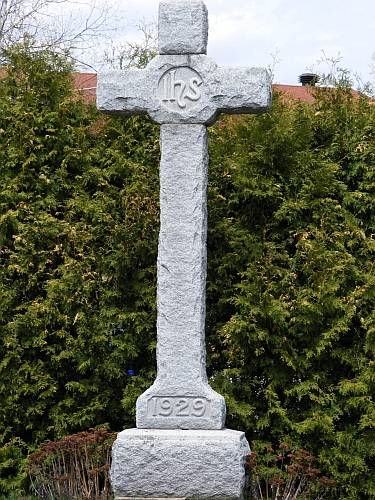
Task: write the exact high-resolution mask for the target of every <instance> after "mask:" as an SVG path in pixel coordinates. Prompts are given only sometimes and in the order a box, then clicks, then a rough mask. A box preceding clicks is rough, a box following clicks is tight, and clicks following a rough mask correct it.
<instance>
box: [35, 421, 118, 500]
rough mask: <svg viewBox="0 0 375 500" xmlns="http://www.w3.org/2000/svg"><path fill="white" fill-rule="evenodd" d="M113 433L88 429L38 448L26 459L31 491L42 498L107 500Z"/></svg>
mask: <svg viewBox="0 0 375 500" xmlns="http://www.w3.org/2000/svg"><path fill="white" fill-rule="evenodd" d="M115 438H116V433H109V432H107V430H106V429H98V430H95V429H90V432H79V433H77V434H74V435H72V436H66V437H64V438H62V439H61V440H60V441H57V442H47V443H42V444H41V445H40V450H39V451H37V452H36V453H33V454H32V455H30V456H29V458H28V465H29V467H28V471H29V476H30V480H31V484H32V489H33V492H34V493H35V494H36V495H37V496H38V497H42V498H49V499H52V498H59V499H62V498H69V499H71V498H80V499H87V500H88V499H99V498H100V499H103V500H104V499H107V498H108V497H109V495H110V494H111V486H110V482H109V469H110V464H111V447H112V444H113V441H114V440H115Z"/></svg>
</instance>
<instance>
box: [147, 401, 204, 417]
mask: <svg viewBox="0 0 375 500" xmlns="http://www.w3.org/2000/svg"><path fill="white" fill-rule="evenodd" d="M207 406H208V401H207V400H206V399H203V398H191V397H190V398H189V397H181V398H180V397H169V398H166V397H153V398H151V399H150V400H149V401H148V408H147V410H148V411H147V413H148V415H149V416H152V417H196V418H200V417H203V416H204V415H205V413H206V410H207Z"/></svg>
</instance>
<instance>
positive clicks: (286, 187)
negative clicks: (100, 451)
mask: <svg viewBox="0 0 375 500" xmlns="http://www.w3.org/2000/svg"><path fill="white" fill-rule="evenodd" d="M6 59H7V61H8V65H7V67H6V68H4V69H5V75H4V76H2V77H1V78H0V165H1V171H0V284H1V285H0V286H1V288H0V360H1V361H0V399H1V402H2V404H1V406H0V436H1V439H0V453H8V451H7V450H11V449H12V450H13V451H11V452H10V453H11V454H14V458H13V460H14V462H13V464H19V466H20V468H19V469H17V470H19V471H21V470H22V467H21V462H22V460H23V457H24V456H25V454H26V453H27V452H28V451H29V450H28V449H27V448H28V447H33V446H35V444H38V443H40V442H42V441H45V440H47V439H50V440H56V439H59V438H61V437H63V436H65V435H67V434H71V433H73V432H78V431H82V430H84V429H88V428H89V427H96V426H104V425H107V426H108V428H110V429H112V430H120V429H121V428H124V427H130V426H132V425H134V416H135V415H134V412H135V401H136V398H137V397H138V395H139V394H140V393H141V392H142V391H143V390H144V389H145V388H147V387H148V386H149V385H150V384H151V382H152V381H153V379H154V376H155V343H156V335H155V334H156V331H155V321H156V307H155V305H156V300H155V299H156V256H157V238H158V223H159V212H158V210H159V209H158V199H159V193H158V191H159V187H158V165H159V147H158V127H157V126H156V125H154V124H153V123H151V121H150V120H148V119H147V118H133V119H127V120H116V119H107V118H105V119H104V118H103V117H100V116H99V115H98V113H97V111H96V110H95V109H94V108H93V107H92V106H88V105H87V104H85V102H84V100H83V99H82V98H81V96H80V95H79V93H77V92H75V91H74V89H73V87H72V81H71V76H70V71H71V68H70V66H69V64H67V63H66V61H65V60H64V59H62V58H60V57H57V56H56V55H54V54H53V53H50V52H48V51H44V52H43V51H40V52H39V53H37V52H36V51H35V50H29V49H28V46H27V44H26V46H21V47H18V48H16V49H15V50H12V51H10V52H8V53H7V54H6ZM311 92H314V96H315V102H314V104H313V105H308V104H307V103H302V102H293V101H291V100H289V99H288V98H287V97H286V96H282V97H281V96H279V95H275V96H274V105H273V108H272V110H271V112H270V113H269V114H266V115H262V116H249V117H241V118H237V119H234V118H228V117H226V118H223V120H222V121H220V123H219V124H218V125H217V126H215V127H213V128H212V129H211V134H210V137H211V139H210V141H211V142H210V155H211V163H210V182H209V189H208V205H209V236H208V252H209V264H208V265H209V269H208V283H207V344H208V372H209V378H210V381H211V383H212V385H213V386H214V387H215V388H216V389H217V390H218V391H219V392H220V393H221V394H223V395H224V396H225V398H226V402H227V406H228V418H227V426H228V427H231V428H238V429H244V430H247V433H248V437H249V438H250V439H254V438H255V439H259V440H261V441H266V442H271V443H273V444H275V443H279V442H282V441H288V442H292V443H293V445H295V446H296V448H306V449H308V450H310V451H311V452H312V453H313V454H314V456H316V457H317V458H318V459H319V464H320V468H321V470H322V473H323V474H325V475H327V476H329V477H331V478H332V479H334V480H336V481H337V482H338V483H339V486H338V488H337V491H336V492H335V493H334V495H335V496H336V498H340V499H342V500H344V499H345V500H367V499H370V498H373V497H374V496H375V474H374V468H375V431H374V426H375V408H374V389H375V385H374V381H375V372H374V366H375V365H374V352H375V327H374V319H375V312H374V303H375V286H374V285H375V282H374V281H375V278H374V269H373V268H374V264H373V263H374V251H375V247H374V237H373V235H374V234H375V217H374V213H375V212H374V192H375V174H374V172H375V169H374V162H375V133H374V130H375V106H374V105H373V102H372V101H369V100H368V99H367V98H365V97H361V98H359V99H357V98H356V96H354V95H353V94H352V93H351V91H350V90H349V89H345V88H343V89H338V90H333V89H324V88H315V89H311ZM130 370H132V371H133V372H134V376H131V374H130V372H129V371H130ZM4 450H5V451H4ZM17 450H18V451H17ZM19 452H20V454H19ZM2 456H4V457H5V455H2ZM12 456H13V455H12ZM17 457H18V458H17ZM2 460H4V462H5V460H6V459H5V458H4V459H2ZM12 467H13V465H12ZM15 467H16V468H17V467H18V465H15ZM3 471H4V472H3ZM2 474H4V477H8V478H9V481H13V480H14V481H15V482H17V481H18V480H20V481H21V482H22V478H21V476H17V474H18V472H17V471H16V472H15V470H13V469H11V467H10V468H8V469H7V471H5V469H3V470H2ZM12 478H13V479H12ZM23 480H24V479H23ZM5 481H6V479H5ZM19 484H21V483H19ZM1 485H2V486H1V487H2V488H3V490H2V491H6V489H4V486H3V485H4V482H2V483H1ZM13 489H14V490H15V491H16V490H17V489H18V486H16V487H14V488H13Z"/></svg>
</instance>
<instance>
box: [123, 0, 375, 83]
mask: <svg viewBox="0 0 375 500" xmlns="http://www.w3.org/2000/svg"><path fill="white" fill-rule="evenodd" d="M120 3H121V7H122V8H123V9H124V10H125V11H126V16H127V18H128V20H129V21H134V22H137V21H138V20H139V19H143V18H144V20H145V21H146V22H152V21H155V22H157V16H158V5H159V1H158V0H136V1H134V0H120ZM205 3H206V5H207V8H208V13H209V26H210V28H209V43H208V52H207V53H208V55H209V56H210V57H212V58H213V59H214V60H215V61H216V63H217V64H218V65H219V66H264V67H268V66H269V65H270V64H272V56H271V54H274V55H275V54H276V51H277V50H278V51H279V52H278V54H277V59H281V61H280V62H279V63H278V64H277V65H276V67H275V78H274V81H275V82H276V83H282V84H289V85H299V83H298V76H299V75H300V74H302V73H304V72H306V70H307V69H310V68H311V67H312V66H314V65H315V68H316V69H317V70H318V71H320V72H327V70H328V67H327V66H326V65H324V64H320V65H319V66H316V61H317V60H318V59H320V58H321V56H322V52H321V51H322V50H324V52H325V54H326V56H327V57H329V58H334V59H335V58H336V57H337V56H338V54H339V53H340V54H341V56H342V59H341V61H340V63H339V65H340V66H341V67H344V68H347V69H350V70H352V71H353V72H357V73H359V74H361V76H362V79H363V80H364V81H371V82H372V83H374V77H373V75H371V74H370V71H371V69H370V65H371V62H372V59H371V57H372V55H373V54H374V53H375V0H205ZM135 36H136V35H135V32H134V31H133V30H132V29H131V28H128V29H127V35H126V37H128V38H131V39H134V37H135ZM126 37H125V38H126Z"/></svg>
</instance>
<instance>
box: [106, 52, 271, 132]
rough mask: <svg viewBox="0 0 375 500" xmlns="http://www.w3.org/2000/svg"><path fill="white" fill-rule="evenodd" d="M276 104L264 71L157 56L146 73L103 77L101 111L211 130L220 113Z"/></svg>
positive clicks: (116, 73) (203, 59) (202, 57)
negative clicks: (194, 124)
mask: <svg viewBox="0 0 375 500" xmlns="http://www.w3.org/2000/svg"><path fill="white" fill-rule="evenodd" d="M271 100H272V94H271V82H270V76H269V73H268V71H267V70H266V69H265V68H220V67H218V66H217V64H216V63H215V62H214V61H213V60H212V59H210V58H209V57H207V56H205V55H193V56H187V55H166V56H157V57H155V59H153V60H152V61H151V62H150V63H149V65H148V66H147V68H146V69H143V70H137V69H132V70H127V71H120V70H118V71H107V72H102V73H99V74H98V90H97V106H98V109H99V110H101V111H104V112H105V113H109V114H114V115H120V116H132V115H145V114H149V115H150V116H151V118H153V120H155V121H156V122H157V123H160V124H173V123H176V124H182V123H186V124H193V123H202V124H204V125H207V126H209V125H213V124H214V123H215V121H216V120H217V119H218V117H219V115H220V113H221V112H223V113H229V114H238V113H257V114H259V113H265V112H266V111H268V109H269V108H270V106H271Z"/></svg>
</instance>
